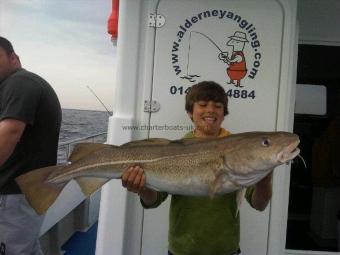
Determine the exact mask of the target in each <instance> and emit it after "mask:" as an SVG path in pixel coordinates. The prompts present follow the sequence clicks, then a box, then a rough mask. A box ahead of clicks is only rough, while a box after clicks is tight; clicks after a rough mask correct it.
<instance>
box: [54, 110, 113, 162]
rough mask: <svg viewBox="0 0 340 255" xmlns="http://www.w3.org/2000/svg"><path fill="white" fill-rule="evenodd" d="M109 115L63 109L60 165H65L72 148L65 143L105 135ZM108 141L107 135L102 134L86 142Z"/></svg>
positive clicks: (59, 153) (101, 112) (99, 112)
mask: <svg viewBox="0 0 340 255" xmlns="http://www.w3.org/2000/svg"><path fill="white" fill-rule="evenodd" d="M108 118H109V114H108V113H107V112H103V111H90V110H76V109H62V123H61V129H60V135H59V149H58V163H59V164H61V163H65V162H66V160H67V156H68V155H67V154H68V153H69V150H71V149H72V146H70V148H68V146H67V145H63V144H65V143H69V142H74V141H78V140H81V139H84V138H86V137H89V136H93V135H97V134H101V133H105V132H106V131H107V123H108ZM105 141H106V135H105V134H102V135H100V136H97V137H95V138H94V139H92V138H90V139H87V140H85V142H100V143H103V142H105Z"/></svg>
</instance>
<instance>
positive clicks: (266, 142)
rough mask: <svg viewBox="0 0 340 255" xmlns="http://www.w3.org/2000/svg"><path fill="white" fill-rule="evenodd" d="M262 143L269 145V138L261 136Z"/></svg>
mask: <svg viewBox="0 0 340 255" xmlns="http://www.w3.org/2000/svg"><path fill="white" fill-rule="evenodd" d="M262 145H263V146H265V147H268V146H269V145H270V140H269V138H268V137H263V138H262Z"/></svg>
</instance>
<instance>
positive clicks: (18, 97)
mask: <svg viewBox="0 0 340 255" xmlns="http://www.w3.org/2000/svg"><path fill="white" fill-rule="evenodd" d="M60 125H61V107H60V103H59V100H58V97H57V95H56V94H55V92H54V90H53V89H52V87H51V86H50V85H49V84H48V83H47V82H46V81H45V80H44V79H43V78H41V77H40V76H38V75H36V74H34V73H31V72H28V71H26V70H25V69H23V68H22V67H21V62H20V59H19V57H18V56H17V54H16V53H15V52H14V49H13V46H12V44H11V43H10V42H9V41H8V40H7V39H6V38H4V37H0V247H1V248H0V255H24V254H25V255H26V254H27V255H28V254H30V255H33V254H34V255H36V254H43V253H42V251H41V248H40V244H39V232H40V227H41V224H42V221H43V216H38V215H37V214H36V213H35V211H34V210H33V209H32V208H31V207H30V206H29V204H28V203H27V201H26V199H25V197H24V195H23V194H22V193H21V191H20V188H19V187H18V186H17V184H16V182H15V178H16V177H17V176H19V175H21V174H24V173H26V172H28V171H31V170H33V169H36V168H41V167H45V166H51V165H55V164H56V161H57V150H58V139H59V131H60Z"/></svg>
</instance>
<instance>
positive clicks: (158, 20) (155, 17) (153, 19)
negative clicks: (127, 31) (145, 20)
mask: <svg viewBox="0 0 340 255" xmlns="http://www.w3.org/2000/svg"><path fill="white" fill-rule="evenodd" d="M164 24H165V18H164V16H163V15H161V14H153V13H150V15H149V27H157V28H158V27H162V26H163V25H164Z"/></svg>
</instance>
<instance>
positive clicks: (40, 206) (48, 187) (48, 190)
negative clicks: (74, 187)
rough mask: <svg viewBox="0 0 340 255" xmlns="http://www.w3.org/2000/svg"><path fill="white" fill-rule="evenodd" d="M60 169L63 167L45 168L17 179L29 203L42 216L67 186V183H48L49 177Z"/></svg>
mask: <svg viewBox="0 0 340 255" xmlns="http://www.w3.org/2000/svg"><path fill="white" fill-rule="evenodd" d="M60 168H62V166H50V167H44V168H40V169H37V170H34V171H30V172H28V173H26V174H23V175H20V176H19V177H17V178H16V179H15V181H16V182H17V184H18V185H19V187H20V189H21V191H22V193H23V194H24V195H25V196H26V200H27V201H28V203H29V204H30V205H31V206H32V208H33V209H34V210H35V211H36V212H37V213H38V214H40V215H41V214H44V213H45V212H46V211H47V210H48V208H49V207H50V206H51V205H52V204H53V203H54V201H55V200H56V199H57V197H58V196H59V194H60V192H61V191H62V190H63V188H64V186H65V185H66V183H65V184H60V185H55V184H51V183H48V182H46V180H47V178H48V177H49V175H50V174H51V173H52V172H54V171H57V170H58V169H60Z"/></svg>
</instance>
